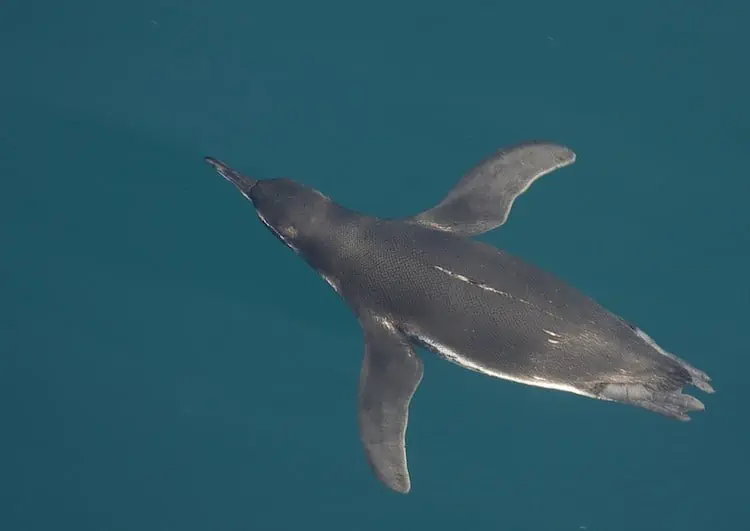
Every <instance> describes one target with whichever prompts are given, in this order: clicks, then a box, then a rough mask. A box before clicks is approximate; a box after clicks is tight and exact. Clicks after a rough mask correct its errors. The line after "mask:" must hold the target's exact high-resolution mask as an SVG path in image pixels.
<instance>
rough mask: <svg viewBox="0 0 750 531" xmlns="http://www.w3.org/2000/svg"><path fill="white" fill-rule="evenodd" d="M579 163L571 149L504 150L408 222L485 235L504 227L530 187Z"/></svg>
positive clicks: (536, 145)
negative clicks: (431, 206)
mask: <svg viewBox="0 0 750 531" xmlns="http://www.w3.org/2000/svg"><path fill="white" fill-rule="evenodd" d="M575 159H576V155H575V153H574V152H573V151H572V150H571V149H569V148H567V147H565V146H562V145H559V144H552V143H546V142H526V143H523V144H519V145H516V146H512V147H509V148H504V149H501V150H499V151H496V152H495V153H494V154H493V155H492V156H490V157H488V158H486V159H485V160H483V161H482V162H480V163H479V164H478V165H476V166H475V167H474V168H473V169H471V170H470V171H469V172H468V173H467V174H465V175H464V176H463V177H462V178H461V180H459V181H458V183H457V184H456V186H455V187H454V188H453V189H452V190H451V191H450V193H448V195H447V196H446V197H445V198H444V199H443V200H442V201H441V202H440V203H439V204H438V205H436V206H435V207H433V208H431V209H429V210H426V211H424V212H422V213H420V214H417V215H416V216H414V217H412V218H410V219H411V220H413V221H415V222H417V223H420V224H422V225H425V226H428V227H431V228H433V229H438V230H443V231H446V232H454V233H458V234H462V235H466V236H470V235H476V234H481V233H483V232H487V231H489V230H492V229H494V228H497V227H499V226H500V225H502V224H503V223H505V220H506V219H508V214H509V213H510V209H511V207H512V206H513V201H515V200H516V198H517V197H518V196H519V195H521V194H522V193H523V192H525V191H526V190H527V189H528V188H529V186H531V183H533V182H534V181H536V180H537V179H538V178H539V177H541V176H542V175H545V174H547V173H549V172H551V171H553V170H556V169H558V168H562V167H564V166H568V165H570V164H572V163H573V162H575Z"/></svg>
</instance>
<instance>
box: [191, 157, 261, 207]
mask: <svg viewBox="0 0 750 531" xmlns="http://www.w3.org/2000/svg"><path fill="white" fill-rule="evenodd" d="M203 160H205V161H206V163H207V164H210V165H211V166H213V168H214V169H215V170H216V172H217V173H218V174H219V175H221V176H222V177H224V178H225V179H226V180H227V181H229V182H230V183H232V184H233V185H235V186H236V187H237V189H238V190H239V191H240V192H242V195H244V196H245V197H247V198H248V199H250V190H251V189H252V188H253V186H255V185H256V184H258V180H257V179H251V178H249V177H246V176H244V175H242V174H241V173H239V172H237V171H235V170H233V169H232V168H230V167H229V166H227V165H226V164H224V163H223V162H222V161H220V160H217V159H215V158H213V157H205V158H204V159H203Z"/></svg>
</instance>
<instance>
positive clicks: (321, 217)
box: [249, 179, 333, 251]
mask: <svg viewBox="0 0 750 531" xmlns="http://www.w3.org/2000/svg"><path fill="white" fill-rule="evenodd" d="M249 197H250V200H251V201H252V202H253V205H254V206H255V210H256V211H257V213H258V217H259V218H260V220H261V221H262V222H263V223H264V224H265V225H266V226H267V227H268V228H269V229H270V230H271V232H273V233H274V234H275V235H276V236H277V237H278V238H279V239H280V240H281V241H282V242H284V243H285V244H286V245H287V246H289V247H291V248H292V249H294V250H295V251H299V249H300V248H301V247H304V246H305V243H306V242H310V241H314V240H316V239H317V238H318V237H319V236H320V235H321V234H322V230H325V226H326V222H327V220H328V214H329V212H330V211H331V208H332V207H333V202H332V201H331V200H330V199H329V198H328V197H326V196H325V195H323V194H321V193H320V192H319V191H317V190H315V189H314V188H310V187H309V186H305V185H303V184H300V183H297V182H295V181H292V180H290V179H261V180H259V181H258V182H257V183H256V184H255V185H254V186H253V187H252V189H251V190H250V194H249Z"/></svg>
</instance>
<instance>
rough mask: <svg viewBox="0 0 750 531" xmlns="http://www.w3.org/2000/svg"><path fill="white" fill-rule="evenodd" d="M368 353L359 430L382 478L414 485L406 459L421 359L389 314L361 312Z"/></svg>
mask: <svg viewBox="0 0 750 531" xmlns="http://www.w3.org/2000/svg"><path fill="white" fill-rule="evenodd" d="M360 323H361V325H362V329H363V331H364V338H365V355H364V360H363V363H362V370H361V373H360V379H359V433H360V439H361V440H362V444H363V446H364V449H365V454H366V456H367V461H368V462H369V464H370V466H371V467H372V470H373V472H374V473H375V475H376V476H377V478H378V479H379V480H380V481H382V482H383V483H384V484H385V485H386V486H388V487H389V488H391V489H392V490H394V491H396V492H400V493H403V494H406V493H407V492H409V490H410V488H411V482H410V479H409V470H408V467H407V464H406V426H407V423H408V418H409V403H410V402H411V398H412V396H414V393H415V392H416V390H417V387H418V386H419V383H420V382H421V381H422V374H423V368H422V361H421V360H420V359H419V358H418V357H417V356H416V354H415V353H414V350H413V349H412V347H411V345H410V343H409V341H408V339H407V338H406V337H405V336H404V335H403V334H402V333H401V332H399V331H398V330H397V329H396V328H395V327H394V326H393V325H392V324H391V323H389V322H388V321H387V320H385V319H383V318H380V317H377V316H373V315H363V316H360Z"/></svg>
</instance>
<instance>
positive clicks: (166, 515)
mask: <svg viewBox="0 0 750 531" xmlns="http://www.w3.org/2000/svg"><path fill="white" fill-rule="evenodd" d="M749 21H750V8H749V7H748V3H747V2H741V1H738V0H732V1H729V0H721V1H712V2H708V1H705V0H681V1H678V0H665V1H660V2H654V1H650V0H649V1H646V0H635V1H633V2H617V3H612V2H601V1H597V0H573V1H567V2H560V1H552V0H541V1H540V2H499V1H489V0H485V1H466V2H448V1H443V0H438V1H432V2H427V1H422V2H395V1H391V0H384V1H381V2H370V3H362V2H344V1H341V0H337V1H322V2H311V1H304V0H286V1H274V2H270V1H266V2H260V1H255V0H212V1H210V2H209V1H207V0H200V1H198V0H179V1H177V0H148V1H144V0H129V1H127V2H106V1H105V2H102V1H93V0H78V1H71V2H60V1H51V0H39V1H35V2H31V1H28V0H23V1H21V0H6V1H5V2H4V3H3V5H2V7H0V60H1V61H2V65H3V67H2V72H3V75H2V81H1V82H0V96H1V98H0V179H1V181H0V182H1V183H2V187H1V188H0V190H1V191H0V301H1V304H0V422H1V423H2V424H1V425H2V432H0V530H2V531H68V530H70V531H109V530H117V531H119V530H123V531H124V530H128V531H198V530H200V531H208V530H211V531H234V530H253V531H256V530H257V531H276V530H297V529H326V530H328V531H339V530H340V531H370V530H383V529H388V530H416V529H419V530H431V531H443V530H454V529H457V528H458V529H463V530H467V531H468V530H471V531H480V530H481V531H483V530H488V531H489V530H491V531H497V530H509V531H510V530H513V531H516V530H533V531H537V530H549V531H553V530H554V531H564V530H572V531H581V530H588V531H649V530H654V531H671V530H674V531H696V530H701V531H703V530H710V531H723V530H733V531H737V530H741V529H747V526H748V525H750V524H748V521H750V487H748V483H747V478H748V476H749V475H750V458H749V452H750V450H748V449H749V448H750V421H748V418H749V417H748V407H750V400H749V399H748V390H747V375H748V373H749V372H750V355H749V354H750V347H749V345H750V341H748V336H746V335H745V334H746V333H747V332H748V320H749V319H748V318H749V317H750V312H749V311H748V301H749V300H750V283H749V282H748V276H747V275H748V271H750V245H748V244H750V237H749V236H748V234H749V233H750V215H749V214H748V207H747V202H748V197H750V177H749V175H748V170H747V160H746V159H747V157H748V146H749V145H750V126H749V125H748V124H750V104H749V103H748V98H747V95H748V94H750V68H748V61H747V56H748V53H747V52H748V49H749V47H750V45H748V42H747V39H746V27H747V25H748V22H749ZM536 138H542V139H549V140H553V141H556V142H561V143H563V144H566V145H569V146H570V147H572V148H573V149H574V150H575V151H576V152H577V154H578V161H577V162H576V164H575V165H573V166H571V167H570V168H566V169H564V170H561V171H559V172H555V173H552V174H550V175H548V176H546V177H543V178H542V179H541V180H540V181H538V182H537V183H536V184H535V185H534V186H533V187H532V188H531V189H530V190H529V191H528V192H527V193H526V194H524V195H523V197H522V198H520V199H519V200H518V201H517V202H516V204H515V207H514V209H513V212H512V215H511V217H510V220H509V222H508V224H507V225H506V226H504V227H503V228H502V229H500V230H497V231H494V232H491V233H489V234H487V235H484V236H482V239H483V240H484V241H487V242H490V243H492V244H494V245H497V246H501V247H503V248H505V249H508V250H509V251H511V252H513V253H516V254H518V255H520V256H522V257H523V258H525V259H527V260H529V261H532V262H534V263H535V264H538V265H539V266H541V267H543V268H545V269H547V270H549V271H551V272H553V273H554V274H556V275H558V276H559V277H561V278H563V279H565V280H567V281H569V282H571V283H572V284H574V285H575V286H577V287H578V288H580V289H581V290H583V291H585V292H586V293H588V294H589V295H591V296H593V297H595V298H596V299H597V300H599V301H600V302H601V303H602V304H604V305H605V306H606V307H607V308H609V309H610V310H612V311H614V312H616V313H618V314H620V315H622V316H623V317H625V318H627V319H628V320H630V321H633V322H635V323H637V324H638V325H639V326H641V327H642V328H643V329H645V330H646V331H647V332H648V333H649V334H651V335H652V336H653V337H654V338H655V339H656V340H657V341H658V342H660V343H661V344H662V345H663V346H664V347H665V348H667V349H669V350H671V351H673V352H675V353H676V354H678V355H679V356H681V357H683V358H685V359H687V360H689V361H690V362H691V363H693V364H695V365H696V366H698V367H699V368H701V369H703V370H705V371H707V372H708V373H709V374H710V375H711V376H712V378H713V382H714V383H715V387H716V390H717V393H716V394H715V395H712V396H706V395H704V396H701V399H703V400H704V402H705V404H706V406H707V409H706V411H705V412H703V413H698V414H695V415H694V420H693V421H692V422H689V423H680V422H676V421H673V420H670V419H666V418H664V417H661V416H658V415H655V414H652V413H648V412H646V411H644V410H638V409H636V408H631V407H626V406H621V405H617V404H608V403H603V402H597V401H594V400H587V399H584V398H582V397H578V396H574V395H570V394H566V393H560V392H555V391H545V390H540V389H534V388H530V387H525V386H521V385H517V384H513V383H510V382H504V381H500V380H493V379H490V378H487V377H484V376H481V375H478V374H475V373H471V372H468V371H464V370H460V369H458V368H457V367H455V366H453V365H451V364H449V363H447V362H445V361H441V360H438V359H436V358H434V357H432V356H431V355H427V354H425V353H421V354H423V358H424V360H425V378H424V381H423V383H422V385H421V387H420V389H419V391H418V393H417V395H416V396H415V398H414V401H413V403H412V408H411V415H410V426H409V431H408V435H407V438H408V449H409V466H410V470H411V474H412V488H413V490H412V492H411V493H410V494H409V495H408V496H401V495H398V494H395V493H392V492H390V491H388V490H386V489H385V488H383V487H382V486H381V485H380V484H379V483H378V482H377V481H376V480H375V479H374V477H373V476H372V474H371V473H370V470H369V468H368V466H367V463H366V461H365V459H364V457H363V454H362V450H361V448H360V444H359V440H358V435H357V422H356V395H357V383H358V375H359V367H360V362H361V357H362V350H363V346H362V338H361V333H360V329H359V327H358V324H357V322H356V320H355V319H354V318H353V316H352V315H351V314H350V312H349V311H348V310H347V309H346V307H345V306H344V304H343V303H342V302H341V300H340V299H338V297H337V296H336V295H335V293H334V292H333V291H332V290H331V289H330V288H329V287H328V286H327V285H326V284H325V283H324V282H322V281H321V280H320V279H319V278H318V277H317V276H316V274H315V273H314V272H313V271H312V270H310V269H309V268H307V266H306V265H305V264H304V263H303V262H302V261H301V260H299V259H298V258H296V257H295V256H294V255H293V253H291V252H289V250H288V249H285V248H284V247H283V246H282V245H280V244H279V243H278V242H277V241H276V240H275V239H274V238H273V236H272V235H271V234H269V233H268V231H266V230H265V229H264V228H263V227H262V226H261V224H260V223H258V221H257V219H256V217H255V214H254V211H253V209H252V205H251V204H250V203H248V202H247V201H245V200H243V198H242V197H241V196H240V195H239V194H238V193H237V192H236V191H235V190H234V189H233V188H232V187H231V186H230V185H229V184H227V183H226V182H224V181H223V180H222V179H221V178H220V177H219V176H217V175H216V174H215V173H214V172H213V171H211V169H210V168H208V167H207V166H206V165H205V164H203V162H202V157H203V156H204V155H212V156H215V157H219V158H221V159H224V160H226V161H228V162H229V163H231V164H232V165H234V166H236V167H237V168H239V169H242V170H243V171H245V172H247V173H249V174H252V175H257V176H263V177H271V176H286V177H291V178H293V179H296V180H299V181H302V182H305V183H307V184H310V185H312V186H315V187H317V188H319V189H320V190H321V191H323V192H324V193H326V194H328V195H330V196H331V197H332V198H333V199H335V200H337V201H339V202H341V203H343V204H345V205H347V206H349V207H352V208H356V209H359V210H362V211H365V212H368V213H371V214H376V215H382V216H400V215H409V214H412V213H416V212H418V211H420V210H422V209H424V208H427V207H429V206H431V205H432V204H434V203H436V202H437V201H439V200H440V198H441V197H442V196H443V194H445V193H446V192H447V190H448V189H450V187H451V186H452V185H453V183H455V181H456V180H457V179H458V178H459V177H460V176H461V174H462V173H463V172H464V171H465V170H467V169H468V168H469V167H471V166H472V165H474V164H475V163H476V162H477V161H478V160H480V159H481V158H483V157H484V156H486V155H487V154H489V153H490V152H492V151H493V150H495V149H496V148H498V147H501V146H504V145H508V144H512V143H516V142H520V141H523V140H528V139H536Z"/></svg>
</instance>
